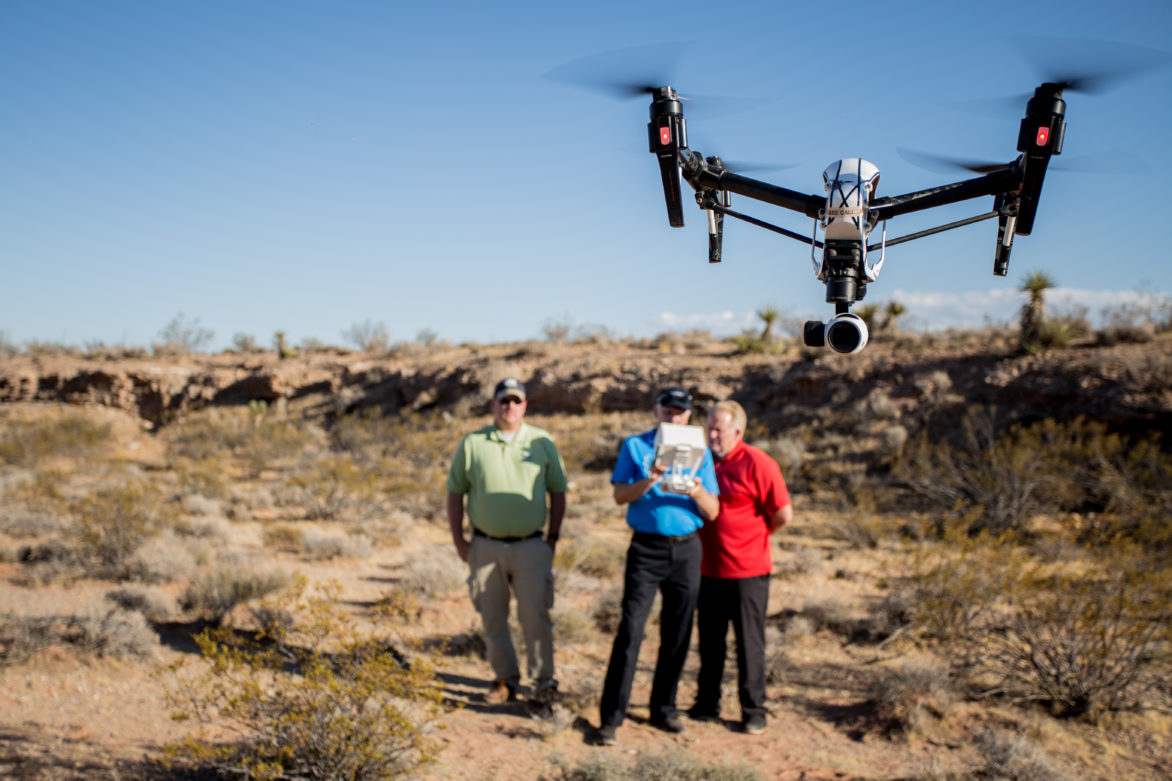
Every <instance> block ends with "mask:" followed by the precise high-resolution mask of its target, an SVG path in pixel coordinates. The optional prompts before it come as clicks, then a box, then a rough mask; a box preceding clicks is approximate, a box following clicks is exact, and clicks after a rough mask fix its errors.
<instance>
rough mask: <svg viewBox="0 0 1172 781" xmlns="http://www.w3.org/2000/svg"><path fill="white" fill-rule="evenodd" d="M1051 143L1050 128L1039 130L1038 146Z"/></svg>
mask: <svg viewBox="0 0 1172 781" xmlns="http://www.w3.org/2000/svg"><path fill="white" fill-rule="evenodd" d="M1049 142H1050V128H1048V127H1040V128H1038V140H1037V144H1038V146H1045V145H1046V144H1048V143H1049Z"/></svg>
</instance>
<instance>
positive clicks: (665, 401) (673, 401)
mask: <svg viewBox="0 0 1172 781" xmlns="http://www.w3.org/2000/svg"><path fill="white" fill-rule="evenodd" d="M655 403H656V404H658V405H659V406H661V407H675V408H676V409H684V410H687V409H691V408H692V394H690V393H688V392H687V391H686V390H684V389H683V388H681V387H679V386H678V385H673V386H672V387H670V388H664V389H663V390H661V391H660V392H659V395H658V396H656V397H655Z"/></svg>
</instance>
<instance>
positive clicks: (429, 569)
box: [399, 545, 468, 598]
mask: <svg viewBox="0 0 1172 781" xmlns="http://www.w3.org/2000/svg"><path fill="white" fill-rule="evenodd" d="M467 578H468V565H466V564H465V563H464V562H462V561H460V557H459V556H457V555H456V551H455V550H454V549H453V548H452V546H451V545H431V546H429V547H427V548H425V549H424V550H423V551H421V552H420V554H419V555H418V556H413V557H412V558H411V559H410V560H409V561H408V562H407V563H406V564H405V565H404V566H403V574H402V575H401V576H400V579H399V587H400V588H402V589H404V590H406V591H407V592H409V593H412V594H416V595H418V596H421V597H426V598H439V597H445V596H447V595H448V594H450V593H452V592H453V591H455V590H456V589H457V588H459V587H460V586H462V585H463V584H464V583H465V581H466V580H467Z"/></svg>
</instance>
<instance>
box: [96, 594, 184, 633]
mask: <svg viewBox="0 0 1172 781" xmlns="http://www.w3.org/2000/svg"><path fill="white" fill-rule="evenodd" d="M106 599H107V600H108V601H110V602H112V603H114V604H115V605H117V606H118V607H120V608H122V609H123V610H126V611H130V612H134V613H141V614H142V616H143V618H145V619H146V620H147V621H150V622H151V623H153V624H159V623H162V622H164V621H170V620H172V619H173V618H174V616H175V612H176V607H177V605H176V602H175V598H174V597H173V596H171V595H170V594H168V593H167V592H165V591H163V590H162V589H159V588H158V587H150V588H147V587H142V586H123V587H121V588H116V589H113V590H112V591H108V592H106Z"/></svg>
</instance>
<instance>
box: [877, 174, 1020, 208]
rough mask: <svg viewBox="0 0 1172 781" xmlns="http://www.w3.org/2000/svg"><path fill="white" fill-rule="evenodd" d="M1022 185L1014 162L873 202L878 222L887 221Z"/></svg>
mask: <svg viewBox="0 0 1172 781" xmlns="http://www.w3.org/2000/svg"><path fill="white" fill-rule="evenodd" d="M1019 187H1021V170H1020V169H1019V168H1018V167H1017V165H1016V164H1014V165H1012V166H1010V167H1009V168H1004V169H1001V170H999V171H993V172H992V173H989V174H985V175H984V176H981V177H979V178H976V179H966V180H965V181H963V182H954V183H952V184H945V185H941V186H940V187H932V188H930V189H927V190H920V191H918V192H914V193H907V194H906V195H894V196H891V197H890V198H878V199H876V200H875V201H873V202H872V203H871V210H872V211H873V212H875V213H876V217H875V221H878V220H887V219H890V218H892V217H897V216H899V215H901V214H909V213H911V212H917V211H923V210H924V209H931V208H933V207H936V206H945V205H947V204H950V203H958V202H960V201H967V200H969V199H970V198H980V197H981V196H983V195H997V194H998V193H1004V192H1008V191H1011V190H1016V189H1018V188H1019Z"/></svg>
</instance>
